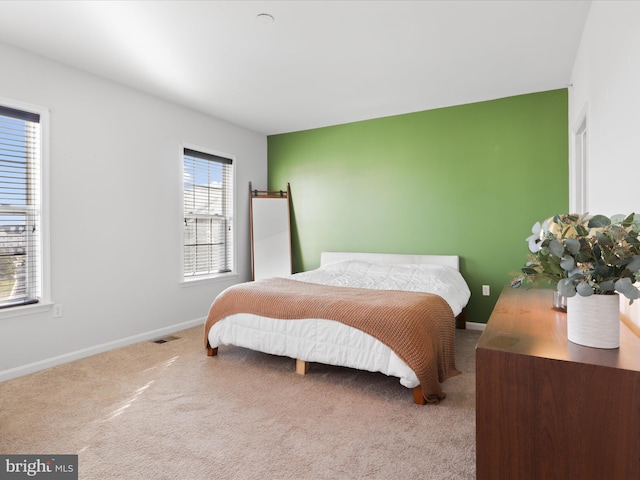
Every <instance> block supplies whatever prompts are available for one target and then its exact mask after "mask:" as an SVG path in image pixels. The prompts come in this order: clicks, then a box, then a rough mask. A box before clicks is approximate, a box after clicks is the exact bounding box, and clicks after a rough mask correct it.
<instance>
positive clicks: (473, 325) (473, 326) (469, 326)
mask: <svg viewBox="0 0 640 480" xmlns="http://www.w3.org/2000/svg"><path fill="white" fill-rule="evenodd" d="M486 326H487V324H486V323H478V322H467V329H468V330H480V331H482V330H484V329H485V327H486Z"/></svg>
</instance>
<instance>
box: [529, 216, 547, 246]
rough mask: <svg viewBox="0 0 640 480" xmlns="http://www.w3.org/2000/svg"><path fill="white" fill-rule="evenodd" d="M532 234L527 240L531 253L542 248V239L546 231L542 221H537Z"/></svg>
mask: <svg viewBox="0 0 640 480" xmlns="http://www.w3.org/2000/svg"><path fill="white" fill-rule="evenodd" d="M531 233H532V234H533V235H530V236H528V237H527V242H529V250H530V251H531V253H538V252H539V251H540V248H541V244H542V239H543V238H544V232H543V230H542V225H540V222H536V224H535V225H534V226H533V228H532V229H531Z"/></svg>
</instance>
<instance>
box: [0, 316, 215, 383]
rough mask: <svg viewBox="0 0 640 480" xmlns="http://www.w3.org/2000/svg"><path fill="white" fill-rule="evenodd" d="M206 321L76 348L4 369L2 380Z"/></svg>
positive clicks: (186, 323) (184, 323) (193, 321)
mask: <svg viewBox="0 0 640 480" xmlns="http://www.w3.org/2000/svg"><path fill="white" fill-rule="evenodd" d="M204 321H205V318H204V317H202V318H197V319H195V320H189V321H188V322H183V323H178V324H175V325H171V326H169V327H164V328H159V329H157V330H152V331H149V332H144V333H140V334H138V335H133V336H131V337H126V338H122V339H120V340H114V341H112V342H107V343H103V344H100V345H96V346H94V347H89V348H83V349H82V350H76V351H75V352H69V353H65V354H64V355H58V356H56V357H51V358H47V359H45V360H40V361H38V362H33V363H29V364H27V365H22V366H20V367H16V368H10V369H8V370H3V371H1V372H0V382H4V381H5V380H10V379H12V378H17V377H22V376H23V375H28V374H30V373H35V372H39V371H40V370H45V369H47V368H51V367H55V366H57V365H62V364H63V363H69V362H73V361H75V360H80V359H81V358H86V357H90V356H92V355H96V354H98V353H103V352H106V351H108V350H113V349H114V348H120V347H126V346H127V345H131V344H133V343H138V342H144V341H147V340H152V339H155V338H158V337H164V336H165V335H169V334H171V333H175V332H178V331H180V330H185V329H187V328H191V327H196V326H198V325H202V324H204Z"/></svg>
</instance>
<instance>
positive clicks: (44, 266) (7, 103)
mask: <svg viewBox="0 0 640 480" xmlns="http://www.w3.org/2000/svg"><path fill="white" fill-rule="evenodd" d="M0 105H2V106H3V107H7V108H11V109H14V110H19V111H22V112H27V113H33V114H37V115H39V116H40V122H39V123H40V145H39V150H40V158H39V162H40V172H39V175H40V182H39V184H38V185H37V188H38V190H39V192H38V195H39V197H40V208H39V217H40V221H39V225H40V238H39V242H38V248H37V249H36V250H35V253H36V254H37V255H38V257H39V258H38V261H39V266H40V267H39V272H38V273H39V274H38V281H39V283H40V289H39V290H40V295H39V296H38V297H37V298H38V302H37V303H32V304H17V305H12V306H6V307H3V308H1V309H0V319H3V318H8V317H16V316H20V315H28V314H32V313H39V312H44V311H47V310H50V309H51V305H52V300H51V270H50V265H51V249H50V244H51V242H50V153H49V123H50V122H49V109H48V108H46V107H41V106H37V105H32V104H29V103H25V102H21V101H17V100H12V99H9V98H4V97H0Z"/></svg>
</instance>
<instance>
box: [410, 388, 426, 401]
mask: <svg viewBox="0 0 640 480" xmlns="http://www.w3.org/2000/svg"><path fill="white" fill-rule="evenodd" d="M413 403H415V404H417V405H426V404H427V401H426V400H425V398H424V395H423V394H422V387H420V385H418V386H417V387H415V388H414V389H413Z"/></svg>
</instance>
